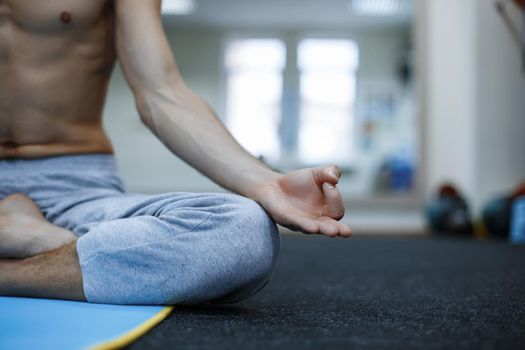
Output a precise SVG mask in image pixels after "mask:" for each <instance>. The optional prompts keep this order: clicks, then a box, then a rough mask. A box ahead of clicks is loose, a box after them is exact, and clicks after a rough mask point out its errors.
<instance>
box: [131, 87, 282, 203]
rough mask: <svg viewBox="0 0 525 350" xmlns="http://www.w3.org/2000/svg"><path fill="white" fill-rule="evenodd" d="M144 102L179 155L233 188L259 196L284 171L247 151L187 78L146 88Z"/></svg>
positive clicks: (145, 116) (145, 115) (151, 121)
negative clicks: (189, 85)
mask: <svg viewBox="0 0 525 350" xmlns="http://www.w3.org/2000/svg"><path fill="white" fill-rule="evenodd" d="M138 107H139V111H140V114H141V117H142V120H143V121H144V123H145V124H146V125H147V126H148V127H149V128H150V129H151V130H152V131H153V132H154V133H155V135H157V137H158V138H159V139H160V140H161V141H162V142H163V143H164V144H165V145H166V146H167V147H168V148H169V149H170V150H171V151H172V152H173V153H174V154H176V155H177V156H179V157H180V158H181V159H183V160H184V161H185V162H187V163H188V164H189V165H191V166H193V167H194V168H196V169H197V170H199V171H200V172H201V173H203V174H204V175H206V176H208V177H209V178H211V179H212V180H213V181H215V182H216V183H218V184H219V185H221V186H222V187H224V188H226V189H228V190H231V191H233V192H236V193H239V194H241V195H244V196H247V197H250V198H254V197H255V194H254V189H256V188H257V187H258V186H260V185H261V184H262V183H264V182H266V181H270V180H273V179H275V178H276V177H278V176H280V174H278V173H276V172H274V171H272V170H271V169H269V168H268V167H267V166H265V165H264V164H262V163H261V162H260V161H259V160H258V159H256V158H254V157H253V156H251V155H250V154H249V153H247V152H246V151H245V150H244V149H243V148H242V147H241V146H240V145H239V143H238V142H237V141H236V140H235V139H234V138H233V137H232V136H231V134H230V133H229V132H228V130H226V128H225V127H224V125H223V124H222V123H221V121H220V120H219V119H218V118H217V116H216V115H215V113H214V112H213V110H212V109H211V108H210V107H209V105H208V104H207V103H206V102H204V101H203V100H202V99H201V98H200V97H198V96H197V95H195V94H194V93H193V92H191V91H190V90H189V89H188V88H187V87H186V86H185V84H184V83H183V82H182V81H176V82H172V83H170V84H166V85H165V87H164V88H158V89H157V90H155V91H149V92H144V93H142V94H141V96H140V97H139V99H138ZM254 199H256V198H254Z"/></svg>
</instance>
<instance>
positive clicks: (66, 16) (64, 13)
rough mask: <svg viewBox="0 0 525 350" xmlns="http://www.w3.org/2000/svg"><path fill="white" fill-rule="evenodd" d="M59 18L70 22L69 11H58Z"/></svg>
mask: <svg viewBox="0 0 525 350" xmlns="http://www.w3.org/2000/svg"><path fill="white" fill-rule="evenodd" d="M60 20H61V21H62V23H71V20H72V18H71V13H69V12H67V11H62V13H60Z"/></svg>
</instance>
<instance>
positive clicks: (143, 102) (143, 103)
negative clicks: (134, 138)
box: [135, 93, 154, 130]
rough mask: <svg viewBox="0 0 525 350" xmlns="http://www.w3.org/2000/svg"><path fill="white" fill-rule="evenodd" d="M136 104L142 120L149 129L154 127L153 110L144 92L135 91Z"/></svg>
mask: <svg viewBox="0 0 525 350" xmlns="http://www.w3.org/2000/svg"><path fill="white" fill-rule="evenodd" d="M135 106H136V108H137V112H138V113H139V117H140V120H141V121H142V123H143V124H144V125H145V126H147V127H148V128H149V129H152V130H153V129H154V124H153V113H152V112H151V106H150V104H149V103H148V99H147V97H146V96H145V94H143V93H135Z"/></svg>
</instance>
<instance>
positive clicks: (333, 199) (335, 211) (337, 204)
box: [323, 182, 345, 220]
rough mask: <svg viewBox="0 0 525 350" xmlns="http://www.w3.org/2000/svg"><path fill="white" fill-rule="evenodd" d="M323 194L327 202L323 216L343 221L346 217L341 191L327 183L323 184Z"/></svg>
mask: <svg viewBox="0 0 525 350" xmlns="http://www.w3.org/2000/svg"><path fill="white" fill-rule="evenodd" d="M323 194H324V198H325V201H326V206H325V208H324V210H323V216H328V217H330V218H332V219H335V220H341V219H342V218H343V216H344V215H345V207H344V204H343V199H342V198H341V193H340V192H339V190H338V189H337V188H336V187H335V186H334V185H332V184H330V183H328V182H325V183H324V184H323Z"/></svg>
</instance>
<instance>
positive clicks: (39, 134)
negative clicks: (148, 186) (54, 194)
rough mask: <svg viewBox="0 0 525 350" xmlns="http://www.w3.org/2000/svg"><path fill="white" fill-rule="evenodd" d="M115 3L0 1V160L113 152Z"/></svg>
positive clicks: (105, 0) (100, 0)
mask: <svg viewBox="0 0 525 350" xmlns="http://www.w3.org/2000/svg"><path fill="white" fill-rule="evenodd" d="M114 46H115V44H114V13H113V8H112V1H111V0H89V1H86V0H55V1H42V0H0V158H14V157H26V158H33V157H44V156H51V155H59V154H71V153H92V152H103V153H109V152H111V145H110V142H109V140H108V139H107V137H106V136H105V134H104V131H103V130H102V126H101V114H102V108H103V104H104V99H105V95H106V90H107V84H108V81H109V78H110V75H111V71H112V68H113V65H114V62H115V56H116V55H115V47H114Z"/></svg>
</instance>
